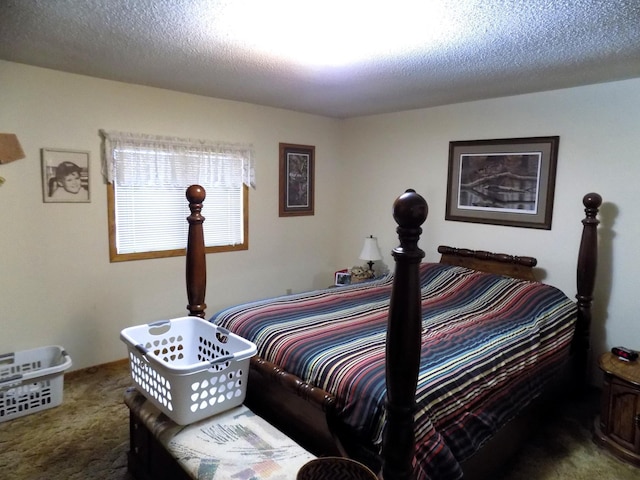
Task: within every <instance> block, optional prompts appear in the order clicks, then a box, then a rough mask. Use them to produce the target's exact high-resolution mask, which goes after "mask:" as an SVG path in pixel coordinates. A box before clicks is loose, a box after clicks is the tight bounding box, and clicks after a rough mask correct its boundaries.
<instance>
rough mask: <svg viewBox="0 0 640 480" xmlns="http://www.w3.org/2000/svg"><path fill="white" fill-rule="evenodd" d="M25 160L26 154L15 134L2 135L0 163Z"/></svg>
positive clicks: (0, 134)
mask: <svg viewBox="0 0 640 480" xmlns="http://www.w3.org/2000/svg"><path fill="white" fill-rule="evenodd" d="M21 158H24V152H23V151H22V147H21V146H20V142H19V141H18V137H16V136H15V135H14V134H13V133H0V163H9V162H13V161H14V160H20V159H21Z"/></svg>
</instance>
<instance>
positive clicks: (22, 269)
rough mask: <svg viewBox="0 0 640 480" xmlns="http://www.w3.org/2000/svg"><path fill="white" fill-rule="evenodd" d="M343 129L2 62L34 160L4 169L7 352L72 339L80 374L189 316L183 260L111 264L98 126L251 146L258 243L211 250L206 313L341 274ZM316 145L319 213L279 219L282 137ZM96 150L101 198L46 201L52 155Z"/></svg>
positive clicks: (0, 344)
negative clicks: (140, 327)
mask: <svg viewBox="0 0 640 480" xmlns="http://www.w3.org/2000/svg"><path fill="white" fill-rule="evenodd" d="M338 128H339V123H338V122H337V121H336V120H332V119H327V118H323V117H319V116H312V115H304V114H298V113H294V112H289V111H285V110H278V109H273V108H266V107H261V106H256V105H248V104H242V103H237V102H228V101H222V100H217V99H211V98H205V97H199V96H194V95H185V94H181V93H175V92H170V91H166V90H160V89H154V88H148V87H141V86H135V85H128V84H124V83H117V82H110V81H104V80H98V79H92V78H88V77H83V76H78V75H70V74H65V73H60V72H55V71H52V70H46V69H41V68H34V67H29V66H24V65H20V64H16V63H9V62H3V61H0V132H7V133H15V134H17V135H18V138H19V139H20V142H21V144H22V147H23V149H24V151H25V154H26V156H27V158H25V159H23V160H19V161H16V162H13V163H9V164H5V165H0V175H1V176H3V177H4V178H5V179H6V183H5V184H4V185H3V186H2V187H0V218H1V219H2V223H3V224H2V226H1V227H0V252H2V253H0V322H1V326H0V329H1V330H0V331H1V333H0V353H4V352H8V351H13V350H22V349H26V348H34V347H38V346H42V345H50V344H60V345H63V346H64V347H65V348H66V349H67V350H68V351H69V353H70V355H71V357H72V359H73V361H74V367H73V368H80V367H86V366H89V365H94V364H99V363H104V362H108V361H112V360H115V359H119V358H123V357H124V356H125V355H126V349H125V346H124V344H123V343H122V342H121V341H120V340H119V333H120V331H121V330H122V329H123V328H124V327H127V326H130V325H137V324H141V323H147V322H149V321H154V320H158V319H162V318H171V317H176V316H181V315H185V314H186V309H185V305H186V303H187V301H186V291H185V284H184V257H178V258H169V259H157V260H144V261H136V262H125V263H109V255H108V238H107V208H106V187H105V184H104V181H103V180H102V177H101V174H100V137H99V135H98V130H99V129H107V130H121V131H131V132H140V133H151V134H159V135H174V136H178V137H189V138H203V139H210V140H225V141H231V142H251V143H253V144H254V147H255V152H256V182H257V188H256V189H255V190H251V192H250V200H249V205H250V212H249V215H250V225H249V250H248V251H245V252H232V253H223V254H216V255H209V256H208V258H207V262H208V270H209V275H208V282H207V303H208V312H210V313H214V312H215V311H216V310H217V309H219V308H222V307H224V306H228V305H229V304H233V303H237V302H240V301H244V300H253V299H256V298H260V297H267V296H272V295H279V294H285V292H286V291H287V289H291V290H293V291H294V292H295V291H300V290H308V289H312V288H320V287H324V286H326V285H327V283H328V282H330V281H331V278H332V275H333V272H334V271H335V270H336V265H337V263H338V262H337V260H336V252H335V248H334V247H335V240H334V239H335V236H336V235H335V231H336V228H337V223H336V222H335V219H334V212H335V211H336V209H337V207H338V192H339V191H340V182H339V178H340V175H339V168H340V167H341V165H340V163H339V161H338V155H337V145H338V142H337V139H338V133H339V130H338ZM279 142H288V143H299V144H309V145H315V146H316V177H317V178H316V181H317V185H316V187H317V190H316V204H315V215H314V216H308V217H296V218H293V217H289V218H279V217H278V143H279ZM43 147H48V148H68V149H76V150H88V151H90V155H91V172H90V189H91V197H92V198H91V203H89V204H51V203H48V204H44V203H43V202H42V193H41V187H42V184H41V175H40V149H41V148H43Z"/></svg>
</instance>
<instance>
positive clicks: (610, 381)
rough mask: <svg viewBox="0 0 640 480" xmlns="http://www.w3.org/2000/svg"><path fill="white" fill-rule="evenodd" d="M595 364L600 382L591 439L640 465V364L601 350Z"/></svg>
mask: <svg viewBox="0 0 640 480" xmlns="http://www.w3.org/2000/svg"><path fill="white" fill-rule="evenodd" d="M598 364H599V367H600V369H601V370H602V371H603V372H604V385H603V390H602V407H601V410H600V416H599V417H598V418H597V419H596V421H595V431H594V440H595V442H596V443H597V444H598V445H601V446H603V447H604V448H606V449H607V450H609V451H610V452H611V453H613V454H614V455H615V456H617V457H618V458H620V459H622V460H625V461H627V462H630V463H632V464H634V465H637V466H640V363H639V362H638V361H637V360H636V361H634V362H625V361H623V360H619V359H618V357H616V356H615V355H613V354H612V353H605V354H603V355H602V356H601V357H600V360H599V362H598Z"/></svg>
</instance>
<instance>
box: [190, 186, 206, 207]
mask: <svg viewBox="0 0 640 480" xmlns="http://www.w3.org/2000/svg"><path fill="white" fill-rule="evenodd" d="M206 196H207V193H206V192H205V190H204V188H203V187H201V186H200V185H191V186H190V187H189V188H187V200H189V204H192V203H195V204H201V203H202V202H204V199H205V197H206Z"/></svg>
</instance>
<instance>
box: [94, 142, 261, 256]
mask: <svg viewBox="0 0 640 480" xmlns="http://www.w3.org/2000/svg"><path fill="white" fill-rule="evenodd" d="M100 133H101V134H102V136H103V139H104V172H105V177H106V179H107V203H108V214H109V256H110V259H111V261H112V262H119V261H127V260H138V259H144V258H158V257H170V256H178V255H184V253H185V247H186V244H187V231H188V227H189V225H188V223H187V221H186V217H187V216H188V215H189V214H190V211H189V206H188V202H187V199H186V197H185V192H186V189H187V187H188V186H189V185H193V184H199V185H202V186H203V187H204V188H205V190H206V193H207V196H206V199H205V201H204V204H203V208H202V215H203V216H204V217H205V222H204V224H203V227H204V238H205V246H206V249H205V251H206V252H207V253H210V252H221V251H233V250H246V249H247V248H248V244H249V242H248V223H249V221H248V213H247V212H248V198H249V194H248V192H249V186H251V187H253V186H254V184H255V182H254V170H253V151H252V147H251V146H250V145H239V144H221V143H212V142H206V141H202V140H190V139H177V138H171V137H157V136H151V135H138V134H128V133H120V132H104V131H101V132H100Z"/></svg>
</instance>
